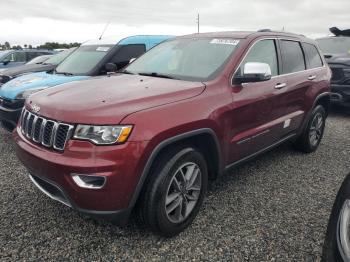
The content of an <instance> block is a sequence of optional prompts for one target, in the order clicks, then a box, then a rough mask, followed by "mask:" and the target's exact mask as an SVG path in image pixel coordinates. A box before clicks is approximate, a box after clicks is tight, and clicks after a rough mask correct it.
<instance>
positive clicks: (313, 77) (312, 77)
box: [307, 75, 316, 80]
mask: <svg viewBox="0 0 350 262" xmlns="http://www.w3.org/2000/svg"><path fill="white" fill-rule="evenodd" d="M307 79H309V80H315V79H316V75H313V76H312V75H311V76H309V77H308V78H307Z"/></svg>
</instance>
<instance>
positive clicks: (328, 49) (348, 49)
mask: <svg viewBox="0 0 350 262" xmlns="http://www.w3.org/2000/svg"><path fill="white" fill-rule="evenodd" d="M316 41H317V43H318V45H319V47H320V49H321V50H322V52H323V53H325V54H349V53H350V37H330V38H322V39H317V40H316Z"/></svg>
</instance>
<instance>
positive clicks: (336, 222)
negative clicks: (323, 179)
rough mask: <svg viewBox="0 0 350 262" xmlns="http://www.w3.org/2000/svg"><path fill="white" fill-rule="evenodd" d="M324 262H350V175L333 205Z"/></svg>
mask: <svg viewBox="0 0 350 262" xmlns="http://www.w3.org/2000/svg"><path fill="white" fill-rule="evenodd" d="M322 261H323V262H338V261H344V262H348V261H350V174H348V175H347V176H346V177H345V179H344V181H343V183H342V185H341V187H340V189H339V191H338V193H337V196H336V198H335V201H334V204H333V208H332V212H331V215H330V217H329V221H328V227H327V233H326V238H325V241H324V244H323V251H322Z"/></svg>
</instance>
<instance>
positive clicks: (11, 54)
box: [0, 49, 55, 71]
mask: <svg viewBox="0 0 350 262" xmlns="http://www.w3.org/2000/svg"><path fill="white" fill-rule="evenodd" d="M54 53H55V52H54V51H49V50H40V49H27V50H8V51H0V71H3V70H5V69H7V68H10V67H16V66H20V65H24V64H25V63H27V62H29V61H30V60H32V59H33V58H35V57H37V56H41V55H52V54H54Z"/></svg>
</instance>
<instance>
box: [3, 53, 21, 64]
mask: <svg viewBox="0 0 350 262" xmlns="http://www.w3.org/2000/svg"><path fill="white" fill-rule="evenodd" d="M3 60H4V61H6V60H8V61H11V62H25V61H26V55H25V53H24V52H14V53H11V54H9V55H8V56H7V57H5V58H4V59H3Z"/></svg>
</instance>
